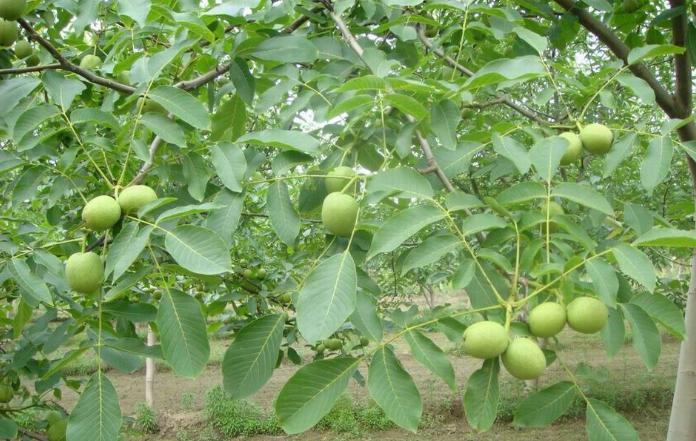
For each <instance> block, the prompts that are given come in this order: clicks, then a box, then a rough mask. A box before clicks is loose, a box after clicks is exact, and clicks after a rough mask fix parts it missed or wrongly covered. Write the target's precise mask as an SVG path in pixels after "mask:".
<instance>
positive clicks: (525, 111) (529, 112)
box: [416, 25, 553, 125]
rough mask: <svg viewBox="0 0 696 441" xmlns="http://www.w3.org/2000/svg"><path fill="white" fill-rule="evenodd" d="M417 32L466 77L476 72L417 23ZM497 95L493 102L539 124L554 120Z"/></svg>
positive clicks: (431, 48) (420, 37)
mask: <svg viewBox="0 0 696 441" xmlns="http://www.w3.org/2000/svg"><path fill="white" fill-rule="evenodd" d="M416 33H417V34H418V39H419V40H420V41H421V42H422V43H423V45H425V47H427V48H428V49H430V51H432V53H434V54H435V55H437V56H438V57H440V58H442V59H443V60H444V61H445V63H447V64H448V65H450V67H452V68H454V69H457V70H458V71H459V72H461V73H462V74H463V75H464V76H466V77H471V76H473V75H474V72H472V71H471V70H469V69H467V68H466V67H465V66H462V65H461V64H459V63H457V61H456V60H455V59H454V58H452V57H450V56H448V55H447V54H445V52H444V51H443V50H442V49H440V48H437V47H435V46H434V45H433V42H432V41H431V40H430V39H429V38H428V37H427V36H426V35H425V30H424V29H423V27H422V26H420V25H416ZM495 96H496V100H498V101H497V102H495V103H492V104H497V103H501V104H505V105H506V106H508V107H509V108H511V109H512V110H514V111H515V112H517V113H519V114H521V115H522V116H524V117H526V118H529V119H531V120H532V121H535V122H537V123H539V124H543V125H551V124H553V122H551V121H547V120H545V119H544V118H542V117H541V116H539V114H538V113H537V112H535V111H534V110H532V109H529V108H528V107H526V106H524V105H522V104H518V103H516V102H514V101H513V100H512V99H511V98H510V97H509V96H507V95H505V94H502V93H499V94H496V95H495Z"/></svg>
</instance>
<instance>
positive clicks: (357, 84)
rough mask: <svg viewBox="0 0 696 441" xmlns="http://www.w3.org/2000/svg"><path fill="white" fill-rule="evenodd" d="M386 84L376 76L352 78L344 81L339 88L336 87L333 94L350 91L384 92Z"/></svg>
mask: <svg viewBox="0 0 696 441" xmlns="http://www.w3.org/2000/svg"><path fill="white" fill-rule="evenodd" d="M386 87H387V83H385V82H384V80H383V79H382V78H380V77H378V76H376V75H365V76H362V77H358V78H352V79H350V80H348V81H346V82H345V83H344V84H343V85H342V86H341V87H338V88H336V89H335V90H334V92H348V91H351V90H360V91H362V90H384V89H385V88H386Z"/></svg>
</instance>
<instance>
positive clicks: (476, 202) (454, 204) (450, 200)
mask: <svg viewBox="0 0 696 441" xmlns="http://www.w3.org/2000/svg"><path fill="white" fill-rule="evenodd" d="M445 206H446V207H447V210H448V211H451V212H455V211H461V210H468V209H470V208H481V207H483V206H484V205H483V202H481V200H480V199H479V198H477V197H476V196H474V195H472V194H467V193H464V192H463V191H459V190H455V191H453V192H452V193H448V194H447V196H446V197H445Z"/></svg>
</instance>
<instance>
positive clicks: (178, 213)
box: [157, 202, 221, 224]
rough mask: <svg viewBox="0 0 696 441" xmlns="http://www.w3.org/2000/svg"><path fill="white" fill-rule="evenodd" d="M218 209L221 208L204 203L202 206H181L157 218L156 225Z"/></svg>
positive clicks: (166, 211)
mask: <svg viewBox="0 0 696 441" xmlns="http://www.w3.org/2000/svg"><path fill="white" fill-rule="evenodd" d="M220 207H221V206H220V205H218V204H214V203H210V202H206V203H204V204H192V205H182V206H180V207H174V208H170V209H169V210H165V211H163V212H162V213H160V215H159V216H157V223H158V224H161V223H162V222H164V221H168V220H172V219H179V218H182V217H186V216H191V215H192V214H200V213H205V212H207V211H210V210H214V209H216V208H220Z"/></svg>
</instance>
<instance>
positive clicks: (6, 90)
mask: <svg viewBox="0 0 696 441" xmlns="http://www.w3.org/2000/svg"><path fill="white" fill-rule="evenodd" d="M39 84H41V81H39V80H38V79H37V78H34V77H29V76H21V77H14V78H12V77H11V78H9V79H3V81H0V96H1V97H2V103H3V105H2V109H0V115H6V114H8V113H9V112H10V111H12V110H14V108H15V107H16V106H17V103H19V101H20V100H22V99H23V98H26V97H27V96H29V95H30V94H31V92H32V91H33V90H34V89H36V88H37V87H38V86H39Z"/></svg>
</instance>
